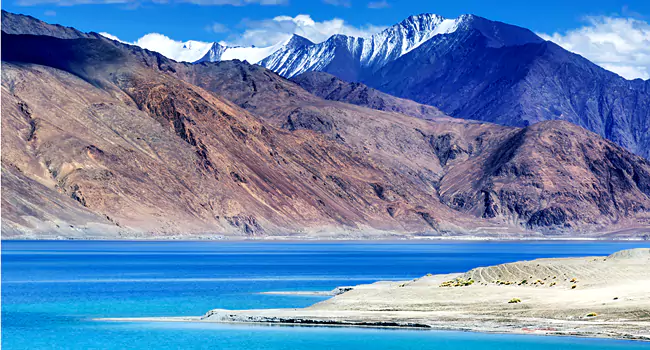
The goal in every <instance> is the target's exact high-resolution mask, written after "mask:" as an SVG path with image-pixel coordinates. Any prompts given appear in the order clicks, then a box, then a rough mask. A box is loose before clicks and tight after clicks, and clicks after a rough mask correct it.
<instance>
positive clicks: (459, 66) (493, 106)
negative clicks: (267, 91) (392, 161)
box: [365, 30, 650, 158]
mask: <svg viewBox="0 0 650 350" xmlns="http://www.w3.org/2000/svg"><path fill="white" fill-rule="evenodd" d="M492 43H493V40H492V39H491V38H490V37H489V36H488V35H486V34H485V33H484V32H482V31H479V30H469V31H466V32H461V31H457V32H455V33H453V34H450V35H448V36H445V37H439V38H434V39H432V40H430V41H428V42H427V43H425V44H423V45H422V46H420V47H419V48H418V49H417V50H414V51H413V52H411V53H409V54H407V55H405V56H403V57H401V58H399V59H397V60H395V61H394V62H391V63H390V64H388V65H386V66H385V67H383V68H382V69H381V70H380V71H378V72H376V73H375V74H374V75H373V76H372V77H370V78H368V79H367V80H366V81H365V82H366V83H367V84H368V85H370V86H372V87H375V88H377V89H379V90H382V91H384V92H387V93H389V94H393V95H395V96H400V97H404V98H409V99H413V100H415V101H417V102H420V103H425V104H429V105H434V106H436V107H438V108H440V109H441V110H442V111H444V112H447V113H449V114H450V115H452V116H455V117H460V118H467V119H477V120H484V121H489V122H495V123H499V124H503V125H513V126H526V125H531V124H534V123H537V122H540V121H544V120H565V121H569V122H571V123H574V124H577V125H580V126H582V127H584V128H586V129H588V130H591V131H593V132H596V133H598V134H599V135H601V136H603V137H605V138H607V139H610V140H612V141H614V142H616V143H617V144H619V145H621V146H623V147H626V148H627V149H629V150H631V151H632V152H634V153H637V154H639V155H642V156H644V157H646V158H648V157H650V132H649V131H650V129H649V128H650V90H648V86H647V84H645V83H644V82H643V81H641V80H633V81H628V80H625V79H624V78H622V77H620V76H618V75H616V74H614V73H611V72H609V71H607V70H605V69H602V68H601V67H599V66H597V65H595V64H593V63H591V62H589V61H588V60H586V59H585V58H583V57H581V56H578V55H576V54H573V53H570V52H568V51H566V50H564V49H562V48H561V47H559V46H557V45H555V44H553V43H552V42H546V41H539V42H534V41H533V42H529V43H526V44H523V45H503V46H499V47H495V46H494V45H493V44H492ZM477 62H481V64H476V63H477Z"/></svg>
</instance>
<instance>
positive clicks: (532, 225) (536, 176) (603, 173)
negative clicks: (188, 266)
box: [195, 61, 650, 231]
mask: <svg viewBox="0 0 650 350" xmlns="http://www.w3.org/2000/svg"><path fill="white" fill-rule="evenodd" d="M208 67H209V69H210V70H211V72H212V73H208V71H207V70H202V71H200V73H199V74H197V76H199V77H209V78H202V79H200V80H198V81H195V83H196V84H199V85H200V86H202V87H204V88H206V89H207V90H209V91H213V92H215V93H217V94H219V95H221V96H224V97H226V98H228V99H229V100H231V101H233V102H235V103H237V104H238V105H239V106H241V107H243V108H246V109H247V110H249V111H251V112H254V113H256V114H257V115H260V116H262V117H264V118H265V119H266V120H268V121H269V122H271V123H273V124H274V125H276V126H278V127H282V128H285V129H289V130H299V129H309V130H313V131H317V132H319V133H323V134H326V135H329V136H330V137H332V138H334V139H335V140H337V141H339V142H343V143H345V144H348V145H350V146H352V147H354V148H356V149H358V150H359V151H362V152H364V153H367V154H368V155H369V156H370V157H372V158H373V159H374V162H376V163H383V164H385V165H387V166H390V167H392V168H395V169H399V172H400V176H403V177H406V178H408V177H410V176H413V175H416V177H422V176H423V175H426V174H433V175H434V179H435V180H434V186H435V187H436V190H437V196H439V198H440V201H441V202H443V203H445V204H446V205H447V206H449V207H452V208H454V209H455V210H457V211H459V212H463V213H467V214H471V215H473V216H475V217H478V218H484V219H491V220H496V221H497V222H499V223H502V224H505V225H509V226H510V225H514V226H523V227H526V228H528V229H532V230H543V231H544V230H546V229H548V228H555V229H558V228H565V229H568V230H583V229H585V228H587V230H589V229H588V227H591V228H592V229H593V227H601V228H603V227H607V226H610V225H614V226H616V225H617V224H616V222H619V220H622V221H626V219H625V217H629V215H632V216H633V217H636V219H637V220H640V221H639V222H646V221H647V220H648V219H649V217H648V214H647V213H648V211H649V210H650V209H649V208H650V207H649V206H648V205H649V204H650V202H648V199H649V198H650V197H649V195H650V187H648V185H649V184H650V173H649V172H648V165H650V163H649V162H648V161H646V160H644V159H643V158H640V157H638V156H634V155H632V154H630V153H629V152H627V151H624V150H622V149H621V148H620V147H618V146H616V145H615V144H613V143H612V142H609V141H606V140H603V139H602V138H601V137H599V136H598V135H596V134H594V133H592V132H588V131H586V130H584V129H582V128H580V127H578V126H575V125H573V124H570V123H567V122H563V121H548V122H543V123H538V124H535V125H531V126H529V127H526V128H523V129H522V128H512V127H501V126H498V125H495V124H489V123H480V122H474V121H464V120H462V119H454V118H448V117H435V118H433V119H431V120H430V121H423V120H417V119H414V118H406V119H405V118H404V116H403V115H401V114H398V113H385V112H382V113H373V112H371V111H369V110H367V109H366V110H364V109H358V108H356V107H353V106H350V105H348V104H344V103H332V102H330V103H328V102H327V101H322V100H319V99H315V98H314V96H313V95H311V94H306V93H305V91H304V90H303V89H301V88H299V87H298V86H297V85H295V84H292V83H291V82H288V81H286V80H283V79H281V78H280V77H278V76H277V75H275V74H273V73H271V72H269V71H268V70H265V69H263V68H261V67H259V66H253V65H249V64H246V63H242V62H237V61H230V62H220V63H217V64H214V63H213V64H210V65H209V66H204V67H203V68H204V69H207V68H208ZM310 75H311V74H310ZM317 75H318V76H321V77H322V76H323V74H322V73H319V74H317ZM299 78H300V77H298V78H296V79H295V80H299ZM317 80H319V81H320V79H317ZM352 96H354V93H352ZM341 100H355V98H354V97H352V98H344V97H342V98H341ZM362 101H363V100H356V102H358V103H362ZM367 107H371V108H373V107H376V106H373V104H372V103H370V104H369V105H368V106H367ZM386 122H388V124H386ZM422 141H424V143H423V142H422ZM432 157H435V159H437V163H438V165H436V164H435V163H432V162H431V161H427V159H430V158H432ZM423 170H425V171H423ZM429 176H430V175H429ZM630 189H635V190H633V191H631V192H630ZM637 189H638V190H637ZM387 198H388V197H387Z"/></svg>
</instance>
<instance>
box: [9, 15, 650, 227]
mask: <svg viewBox="0 0 650 350" xmlns="http://www.w3.org/2000/svg"><path fill="white" fill-rule="evenodd" d="M29 27H30V28H31V27H33V26H32V25H30V26H29ZM56 36H57V35H53V36H34V35H11V34H6V33H3V37H2V60H3V63H2V65H3V66H2V68H3V69H2V74H3V76H2V99H3V100H2V124H3V128H2V142H3V144H2V148H3V157H2V167H3V172H2V180H3V207H2V210H3V218H9V220H3V223H2V224H3V228H2V230H3V237H8V236H10V235H13V236H14V237H25V235H26V234H27V235H37V236H38V237H52V236H53V235H64V236H76V237H88V235H89V234H96V233H97V232H98V231H100V232H104V233H105V234H112V235H120V234H121V235H124V236H125V237H149V236H151V237H160V236H164V235H170V234H173V235H177V234H193V235H204V236H207V237H214V236H215V234H227V235H247V236H259V235H291V234H300V235H309V236H312V237H313V236H323V235H326V236H339V237H341V236H344V237H350V236H353V237H376V235H378V234H380V235H386V234H425V235H437V236H442V235H466V234H468V233H469V234H472V235H489V236H494V235H495V234H508V233H524V232H527V233H528V234H532V233H533V232H536V231H537V232H539V231H541V232H546V231H548V230H555V231H557V234H572V235H587V236H593V235H595V233H594V232H595V230H596V231H597V230H605V229H607V230H617V229H622V228H629V227H636V226H639V225H647V220H648V211H649V210H648V208H650V204H649V202H650V198H649V197H648V187H647V183H648V180H647V178H648V176H647V174H648V173H650V164H648V162H647V161H644V160H643V159H641V158H639V157H637V156H634V155H632V154H630V153H629V152H627V151H625V150H623V149H621V148H620V147H617V146H616V145H614V144H612V143H610V142H607V141H604V140H602V139H601V138H599V137H598V136H597V135H595V134H592V133H589V132H587V131H585V130H584V129H582V128H579V127H575V126H571V125H569V124H567V125H565V123H561V122H549V123H548V124H547V125H544V126H543V127H540V128H541V129H539V128H538V129H535V127H534V126H531V127H528V128H525V129H520V128H514V127H503V126H498V125H494V124H489V123H478V122H470V121H464V120H461V119H454V118H448V117H436V118H434V119H433V120H423V119H419V118H413V117H409V116H406V115H404V114H401V113H395V112H386V111H377V110H373V109H369V108H365V107H363V106H357V105H351V104H346V103H342V102H338V101H328V100H324V99H322V98H319V97H317V96H314V95H312V94H310V93H309V92H307V91H305V90H304V89H302V88H301V87H300V86H298V85H297V84H295V83H293V82H291V81H289V80H286V79H284V78H282V77H280V76H279V75H277V74H275V73H273V72H271V71H269V70H268V69H265V68H263V67H260V66H254V65H250V64H247V63H245V62H239V61H229V62H219V63H207V62H204V63H201V64H195V65H193V64H186V63H178V62H174V61H172V60H169V59H167V58H165V57H163V56H162V55H159V54H156V53H154V52H150V51H147V50H142V49H140V48H137V47H134V46H128V45H124V44H121V43H119V42H115V41H111V40H108V39H106V38H103V37H101V36H99V35H89V37H88V38H78V39H59V38H56ZM25 47H27V48H29V50H19V48H25ZM342 98H343V96H342ZM544 130H553V133H550V134H548V133H546V134H545V133H544ZM540 135H541V136H540ZM582 145H586V146H585V147H583V148H582V149H581V148H580V147H581V146H582ZM578 151H581V152H582V153H581V154H582V156H581V157H577V158H576V157H572V156H571V155H573V154H576V152H578ZM26 184H31V189H30V190H29V191H31V192H29V191H28V190H27V189H26V187H27V186H30V185H26ZM35 184H38V185H37V186H33V185H35ZM585 185H591V187H590V188H587V187H585ZM42 198H45V200H46V203H45V204H40V203H39V200H38V199H42ZM486 198H488V199H489V200H487V199H486ZM481 200H482V201H481ZM480 203H486V205H483V207H481V205H482V204H480ZM5 214H7V215H5ZM57 225H58V226H64V225H67V227H70V225H72V226H73V227H70V229H69V230H68V229H66V230H67V231H64V230H60V229H59V227H57ZM103 227H110V229H103ZM629 232H631V233H632V234H633V235H634V234H640V231H638V230H637V231H629ZM32 237H33V236H32ZM112 237H115V236H112Z"/></svg>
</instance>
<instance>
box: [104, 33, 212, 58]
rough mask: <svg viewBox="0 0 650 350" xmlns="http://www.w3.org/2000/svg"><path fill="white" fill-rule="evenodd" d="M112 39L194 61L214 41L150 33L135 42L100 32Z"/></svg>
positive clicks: (164, 54)
mask: <svg viewBox="0 0 650 350" xmlns="http://www.w3.org/2000/svg"><path fill="white" fill-rule="evenodd" d="M99 34H101V35H102V36H105V37H107V38H109V39H112V40H117V41H120V42H123V43H125V44H131V45H137V46H140V47H141V48H144V49H147V50H151V51H155V52H158V53H160V54H162V55H163V56H165V57H168V58H171V59H173V60H176V61H185V62H194V61H196V60H198V59H200V58H201V57H203V55H205V53H206V52H208V50H209V49H210V46H212V43H206V42H202V41H195V40H189V41H177V40H174V39H171V38H169V37H167V36H165V35H163V34H158V33H149V34H147V35H145V36H143V37H141V38H140V39H138V40H136V41H134V42H127V41H123V40H120V39H119V38H118V37H116V36H115V35H111V34H109V33H99Z"/></svg>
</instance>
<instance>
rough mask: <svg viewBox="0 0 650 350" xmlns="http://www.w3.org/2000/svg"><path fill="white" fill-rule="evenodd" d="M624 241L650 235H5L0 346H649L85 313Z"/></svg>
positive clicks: (212, 304) (180, 309)
mask: <svg viewBox="0 0 650 350" xmlns="http://www.w3.org/2000/svg"><path fill="white" fill-rule="evenodd" d="M634 247H650V243H643V242H635V243H630V242H627V243H619V242H543V243H542V242H523V243H514V242H460V243H456V242H453V243H452V242H404V243H402V242H399V243H396V242H380V243H365V242H364V243H358V242H345V243H343V242H336V243H312V242H310V243H306V242H96V241H54V242H23V241H5V242H3V243H2V348H3V349H192V348H197V349H310V350H320V349H334V348H337V349H349V348H355V349H621V348H625V349H637V348H644V349H648V348H650V344H647V343H640V342H630V341H614V340H598V339H578V338H560V337H541V336H518V335H499V334H479V333H464V332H442V331H417V330H393V329H370V328H342V327H285V326H262V325H260V326H248V325H245V326H244V325H219V324H196V323H153V322H151V323H149V322H140V323H123V322H100V321H94V320H92V319H93V318H96V317H143V316H182V315H201V314H203V313H205V312H206V311H207V310H209V309H212V308H226V309H246V308H277V307H304V306H307V305H310V304H313V303H315V302H318V301H320V300H323V299H324V298H323V297H315V296H278V295H262V294H258V293H259V292H263V291H291V290H330V289H332V288H334V287H336V286H341V285H350V284H359V283H369V282H374V281H376V280H386V279H395V280H402V279H410V278H415V277H419V276H422V275H424V274H427V273H449V272H459V271H464V270H467V269H470V268H473V267H476V266H484V265H492V264H498V263H504V262H510V261H517V260H522V259H534V258H538V257H555V256H557V257H559V256H566V257H568V256H584V255H607V254H610V253H612V252H614V251H617V250H621V249H627V248H634Z"/></svg>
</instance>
